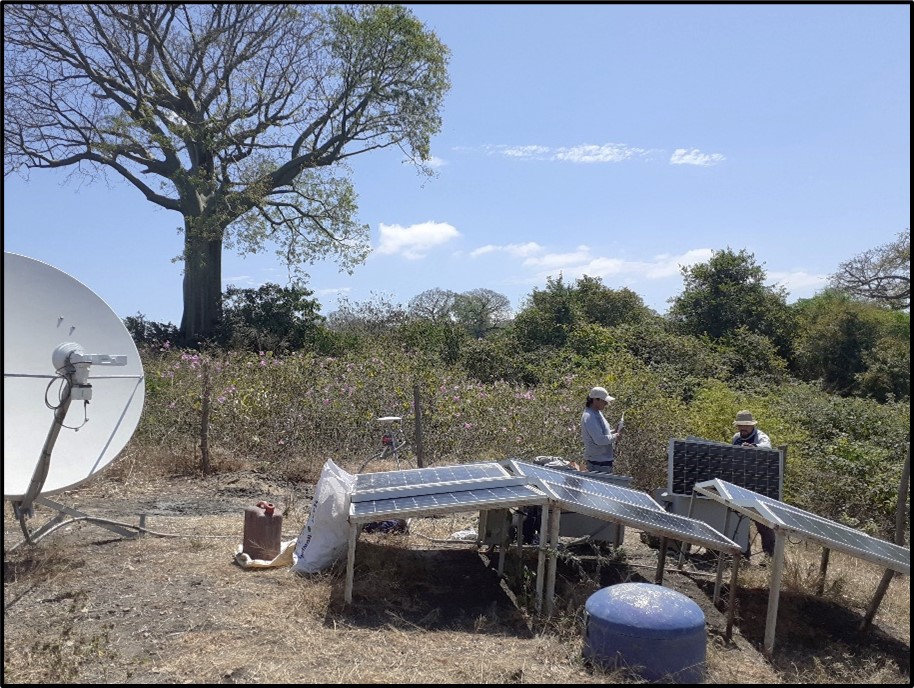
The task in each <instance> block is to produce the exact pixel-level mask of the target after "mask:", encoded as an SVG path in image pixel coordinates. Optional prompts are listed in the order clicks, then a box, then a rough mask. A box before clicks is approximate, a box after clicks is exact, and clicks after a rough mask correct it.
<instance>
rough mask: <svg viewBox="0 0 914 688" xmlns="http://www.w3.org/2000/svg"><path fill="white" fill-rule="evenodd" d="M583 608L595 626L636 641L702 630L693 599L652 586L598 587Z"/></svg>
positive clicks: (701, 623) (696, 605) (701, 613)
mask: <svg viewBox="0 0 914 688" xmlns="http://www.w3.org/2000/svg"><path fill="white" fill-rule="evenodd" d="M584 609H585V611H586V612H587V614H588V615H589V616H590V617H592V619H593V620H596V622H597V623H598V625H601V626H604V627H606V628H608V629H611V630H612V631H613V632H615V633H618V634H621V635H629V636H637V637H639V638H669V637H671V636H677V635H684V634H687V633H694V632H695V631H696V630H697V629H701V631H702V632H703V631H704V627H705V614H704V612H703V611H701V607H699V606H698V604H697V603H696V602H695V601H694V600H691V599H689V598H688V597H686V596H685V595H683V594H682V593H679V592H676V591H675V590H670V589H669V588H664V587H663V586H662V585H653V584H651V583H619V584H617V585H611V586H609V587H607V588H601V589H600V590H597V591H596V592H595V593H593V594H592V595H591V596H590V597H589V598H587V602H586V603H585V605H584ZM592 619H588V621H587V622H588V623H594V621H592Z"/></svg>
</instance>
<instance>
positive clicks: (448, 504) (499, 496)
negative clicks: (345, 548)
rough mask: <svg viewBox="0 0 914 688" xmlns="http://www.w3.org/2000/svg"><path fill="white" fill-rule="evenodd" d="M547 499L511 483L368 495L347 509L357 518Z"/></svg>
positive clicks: (541, 502)
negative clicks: (447, 489) (437, 491)
mask: <svg viewBox="0 0 914 688" xmlns="http://www.w3.org/2000/svg"><path fill="white" fill-rule="evenodd" d="M546 501H547V498H546V495H544V494H543V493H542V492H540V491H539V490H537V489H536V488H534V487H532V486H530V485H514V486H510V487H494V488H481V489H465V490H460V491H458V492H441V493H435V494H422V495H412V496H401V497H391V498H388V499H371V500H367V501H364V502H356V503H353V504H352V505H351V506H350V512H349V513H350V520H351V521H353V522H360V521H367V520H377V519H381V518H385V517H388V516H397V515H401V514H409V515H416V513H418V512H430V513H431V512H434V513H441V512H447V511H472V510H476V509H489V508H507V507H510V506H515V505H531V504H544V503H545V502H546Z"/></svg>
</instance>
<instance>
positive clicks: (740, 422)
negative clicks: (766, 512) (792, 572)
mask: <svg viewBox="0 0 914 688" xmlns="http://www.w3.org/2000/svg"><path fill="white" fill-rule="evenodd" d="M733 425H734V426H735V427H736V429H737V430H738V431H739V432H737V433H736V434H735V435H733V444H734V445H736V446H738V447H760V448H762V449H771V448H772V447H771V439H770V438H769V437H768V435H766V434H765V433H764V432H762V431H761V430H759V429H758V421H756V420H755V418H754V417H753V416H752V413H751V412H750V411H740V412H739V413H737V414H736V419H735V420H734V421H733ZM755 529H756V530H757V531H758V534H759V535H760V536H761V538H762V550H763V551H764V552H765V554H767V555H768V556H769V557H770V556H773V555H774V531H773V530H771V528H769V527H768V526H766V525H765V524H763V523H758V522H756V524H755ZM751 548H752V545H751V543H750V545H749V547H747V548H746V551H745V552H744V554H745V555H746V557H747V558H748V557H749V556H751V555H752V552H751Z"/></svg>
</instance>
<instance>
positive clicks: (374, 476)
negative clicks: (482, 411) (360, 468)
mask: <svg viewBox="0 0 914 688" xmlns="http://www.w3.org/2000/svg"><path fill="white" fill-rule="evenodd" d="M507 475H509V473H508V472H507V471H506V470H505V469H504V468H503V467H502V466H501V465H500V464H498V463H494V462H489V463H468V464H461V465H458V466H438V467H432V468H412V469H409V470H405V471H384V472H381V473H362V474H359V475H357V476H356V482H355V490H356V491H357V492H358V491H363V490H375V489H378V488H384V487H399V486H406V485H425V484H430V483H445V482H453V481H458V480H475V479H477V478H495V477H503V476H507Z"/></svg>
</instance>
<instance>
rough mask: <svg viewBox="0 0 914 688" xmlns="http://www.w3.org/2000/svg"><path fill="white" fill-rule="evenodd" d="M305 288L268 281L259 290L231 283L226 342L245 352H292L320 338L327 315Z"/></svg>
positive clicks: (226, 301) (227, 294) (226, 298)
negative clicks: (243, 287)
mask: <svg viewBox="0 0 914 688" xmlns="http://www.w3.org/2000/svg"><path fill="white" fill-rule="evenodd" d="M313 293H314V292H312V291H310V290H308V289H305V288H303V287H298V286H292V287H280V286H279V285H278V284H269V283H268V284H264V285H262V286H260V287H258V288H257V289H239V288H237V287H235V286H233V285H229V286H228V287H227V288H226V290H225V294H224V296H223V303H222V310H223V325H222V330H221V332H220V335H221V337H220V339H221V340H222V342H223V343H224V344H225V345H227V346H228V348H232V349H240V350H245V351H274V352H288V351H292V350H295V349H301V348H302V347H304V346H306V345H310V344H314V343H315V341H316V329H317V325H318V324H319V323H321V322H323V320H324V318H323V316H321V315H320V314H319V310H320V304H319V303H318V302H317V300H316V299H311V298H309V297H310V296H312V295H313Z"/></svg>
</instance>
